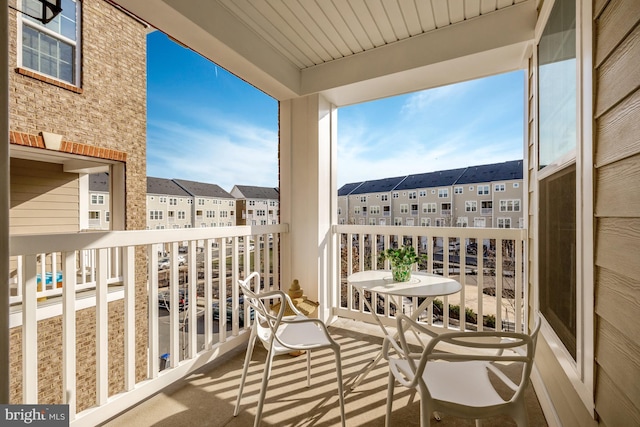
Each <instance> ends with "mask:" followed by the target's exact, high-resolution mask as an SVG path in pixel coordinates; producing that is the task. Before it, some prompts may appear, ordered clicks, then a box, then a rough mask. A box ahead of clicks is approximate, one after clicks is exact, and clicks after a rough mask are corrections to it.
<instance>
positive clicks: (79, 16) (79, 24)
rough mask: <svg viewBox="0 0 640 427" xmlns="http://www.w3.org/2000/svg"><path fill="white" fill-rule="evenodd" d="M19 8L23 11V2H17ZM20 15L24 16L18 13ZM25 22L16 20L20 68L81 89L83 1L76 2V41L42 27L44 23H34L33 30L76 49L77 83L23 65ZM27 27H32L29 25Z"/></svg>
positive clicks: (19, 0) (75, 69)
mask: <svg viewBox="0 0 640 427" xmlns="http://www.w3.org/2000/svg"><path fill="white" fill-rule="evenodd" d="M17 8H18V9H19V10H22V0H17ZM18 15H22V14H21V13H18ZM24 20H25V18H24V17H22V18H20V17H19V18H18V19H16V21H17V22H18V37H17V52H16V60H17V63H18V67H21V68H25V69H27V70H30V71H33V72H34V73H36V74H38V75H40V76H46V77H48V78H51V79H53V80H55V81H58V82H60V83H63V84H67V85H71V86H74V87H77V88H79V87H81V86H80V82H81V81H82V75H81V71H82V1H76V41H73V40H69V39H68V38H66V37H64V36H63V35H62V34H59V33H56V32H54V31H51V30H49V29H48V28H45V27H44V25H42V23H34V25H33V28H36V29H37V30H38V31H40V32H42V33H44V34H47V35H49V36H51V37H53V38H55V39H58V40H62V41H64V42H65V43H69V44H71V45H72V46H73V47H74V51H75V52H74V53H75V64H73V68H74V70H73V72H74V75H75V82H68V81H66V80H62V79H59V78H57V77H54V76H51V75H49V74H45V73H42V72H40V71H38V70H34V69H32V68H29V67H27V66H25V65H23V63H22V26H23V21H24ZM27 25H28V26H31V25H29V24H27Z"/></svg>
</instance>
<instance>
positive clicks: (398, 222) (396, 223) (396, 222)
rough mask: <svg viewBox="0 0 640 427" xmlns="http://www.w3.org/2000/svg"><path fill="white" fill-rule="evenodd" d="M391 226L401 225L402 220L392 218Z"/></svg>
mask: <svg viewBox="0 0 640 427" xmlns="http://www.w3.org/2000/svg"><path fill="white" fill-rule="evenodd" d="M393 225H402V218H394V219H393Z"/></svg>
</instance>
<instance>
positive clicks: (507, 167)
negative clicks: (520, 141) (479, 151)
mask: <svg viewBox="0 0 640 427" xmlns="http://www.w3.org/2000/svg"><path fill="white" fill-rule="evenodd" d="M522 173H523V172H522V160H512V161H509V162H504V163H493V164H490V165H480V166H469V167H468V168H467V169H466V170H465V171H464V173H463V174H462V176H461V177H460V179H458V181H457V182H456V184H472V183H480V182H494V181H508V180H511V179H522Z"/></svg>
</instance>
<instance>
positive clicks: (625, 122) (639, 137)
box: [595, 2, 640, 167]
mask: <svg viewBox="0 0 640 427" xmlns="http://www.w3.org/2000/svg"><path fill="white" fill-rule="evenodd" d="M638 3H640V2H638ZM595 134H596V138H597V141H598V149H597V150H596V153H595V163H596V167H600V166H603V165H606V164H608V163H611V162H614V161H616V160H620V159H624V158H625V157H629V156H632V155H634V154H638V153H640V90H636V91H635V92H633V93H632V94H631V96H629V97H628V98H626V99H625V100H624V101H622V102H621V103H619V104H618V105H616V106H615V107H614V108H613V109H611V110H609V111H607V112H606V113H605V114H603V115H602V116H601V117H599V118H598V120H597V121H596V126H595Z"/></svg>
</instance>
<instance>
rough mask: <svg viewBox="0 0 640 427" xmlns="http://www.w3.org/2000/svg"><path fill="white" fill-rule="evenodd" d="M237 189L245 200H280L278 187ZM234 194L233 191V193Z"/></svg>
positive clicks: (245, 186) (238, 187)
mask: <svg viewBox="0 0 640 427" xmlns="http://www.w3.org/2000/svg"><path fill="white" fill-rule="evenodd" d="M235 188H236V189H237V190H238V191H239V192H240V193H241V194H242V197H244V198H245V199H271V200H278V199H280V190H278V188H277V187H256V186H254V185H236V186H235ZM232 192H233V191H232Z"/></svg>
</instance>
